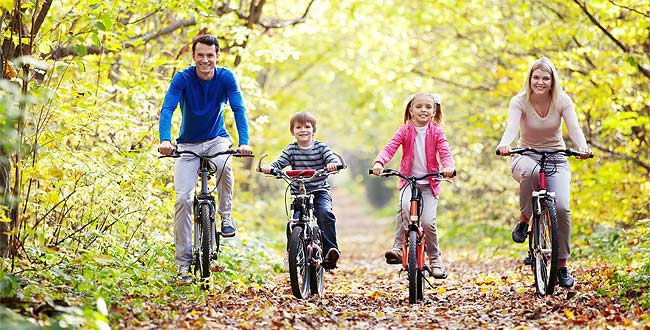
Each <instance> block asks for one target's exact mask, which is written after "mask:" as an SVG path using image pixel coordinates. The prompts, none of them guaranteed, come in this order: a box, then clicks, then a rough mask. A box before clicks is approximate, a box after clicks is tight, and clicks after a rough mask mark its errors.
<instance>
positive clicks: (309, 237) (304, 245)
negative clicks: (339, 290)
mask: <svg viewBox="0 0 650 330" xmlns="http://www.w3.org/2000/svg"><path fill="white" fill-rule="evenodd" d="M334 154H335V155H336V156H337V157H338V158H339V159H340V160H341V165H337V171H338V170H341V169H344V168H346V167H347V166H346V165H345V161H344V160H343V157H341V156H340V155H339V154H337V153H334ZM264 157H266V155H263V156H262V157H261V158H260V160H259V163H258V166H257V171H258V172H262V168H261V164H262V160H263V159H264ZM332 173H335V172H328V171H327V167H325V168H322V169H319V170H314V169H304V170H286V171H281V170H277V169H271V171H270V173H269V174H270V175H271V176H272V177H275V178H277V179H283V180H284V181H285V182H287V184H288V186H287V189H288V190H290V187H291V186H292V184H293V183H297V185H298V189H297V192H296V191H293V190H292V191H291V207H290V211H291V214H290V215H289V214H288V213H289V212H287V218H288V222H287V252H288V258H289V278H290V281H291V291H292V293H293V295H294V296H295V297H296V298H298V299H306V298H308V297H309V294H310V293H311V294H322V292H323V269H324V268H323V265H322V263H323V258H324V255H323V249H322V240H321V234H320V228H318V226H317V219H316V216H315V214H314V195H313V194H312V193H309V192H307V188H306V185H305V183H306V182H308V181H310V180H312V179H313V178H315V177H318V176H322V175H328V174H332ZM285 206H286V203H285Z"/></svg>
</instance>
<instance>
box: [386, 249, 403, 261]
mask: <svg viewBox="0 0 650 330" xmlns="http://www.w3.org/2000/svg"><path fill="white" fill-rule="evenodd" d="M384 257H386V263H387V264H389V265H397V264H401V263H402V250H400V249H398V248H392V249H390V250H388V251H386V253H384Z"/></svg>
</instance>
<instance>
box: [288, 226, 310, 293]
mask: <svg viewBox="0 0 650 330" xmlns="http://www.w3.org/2000/svg"><path fill="white" fill-rule="evenodd" d="M289 278H290V280H291V292H292V293H293V295H294V296H295V297H296V298H298V299H306V298H307V297H309V264H308V263H307V246H306V244H305V240H304V239H303V228H302V227H300V226H296V227H294V228H293V230H292V231H291V238H290V239H289Z"/></svg>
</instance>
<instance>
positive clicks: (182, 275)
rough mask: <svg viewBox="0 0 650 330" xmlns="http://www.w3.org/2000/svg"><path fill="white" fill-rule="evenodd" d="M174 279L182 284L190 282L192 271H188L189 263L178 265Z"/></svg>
mask: <svg viewBox="0 0 650 330" xmlns="http://www.w3.org/2000/svg"><path fill="white" fill-rule="evenodd" d="M176 279H177V280H178V282H180V283H182V284H190V283H192V272H191V271H190V265H183V266H178V275H177V276H176Z"/></svg>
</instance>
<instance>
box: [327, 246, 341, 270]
mask: <svg viewBox="0 0 650 330" xmlns="http://www.w3.org/2000/svg"><path fill="white" fill-rule="evenodd" d="M340 256H341V251H339V250H338V249H336V248H331V249H330V250H329V251H327V254H326V255H325V259H323V268H325V269H334V268H336V262H337V261H338V260H339V257H340Z"/></svg>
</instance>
